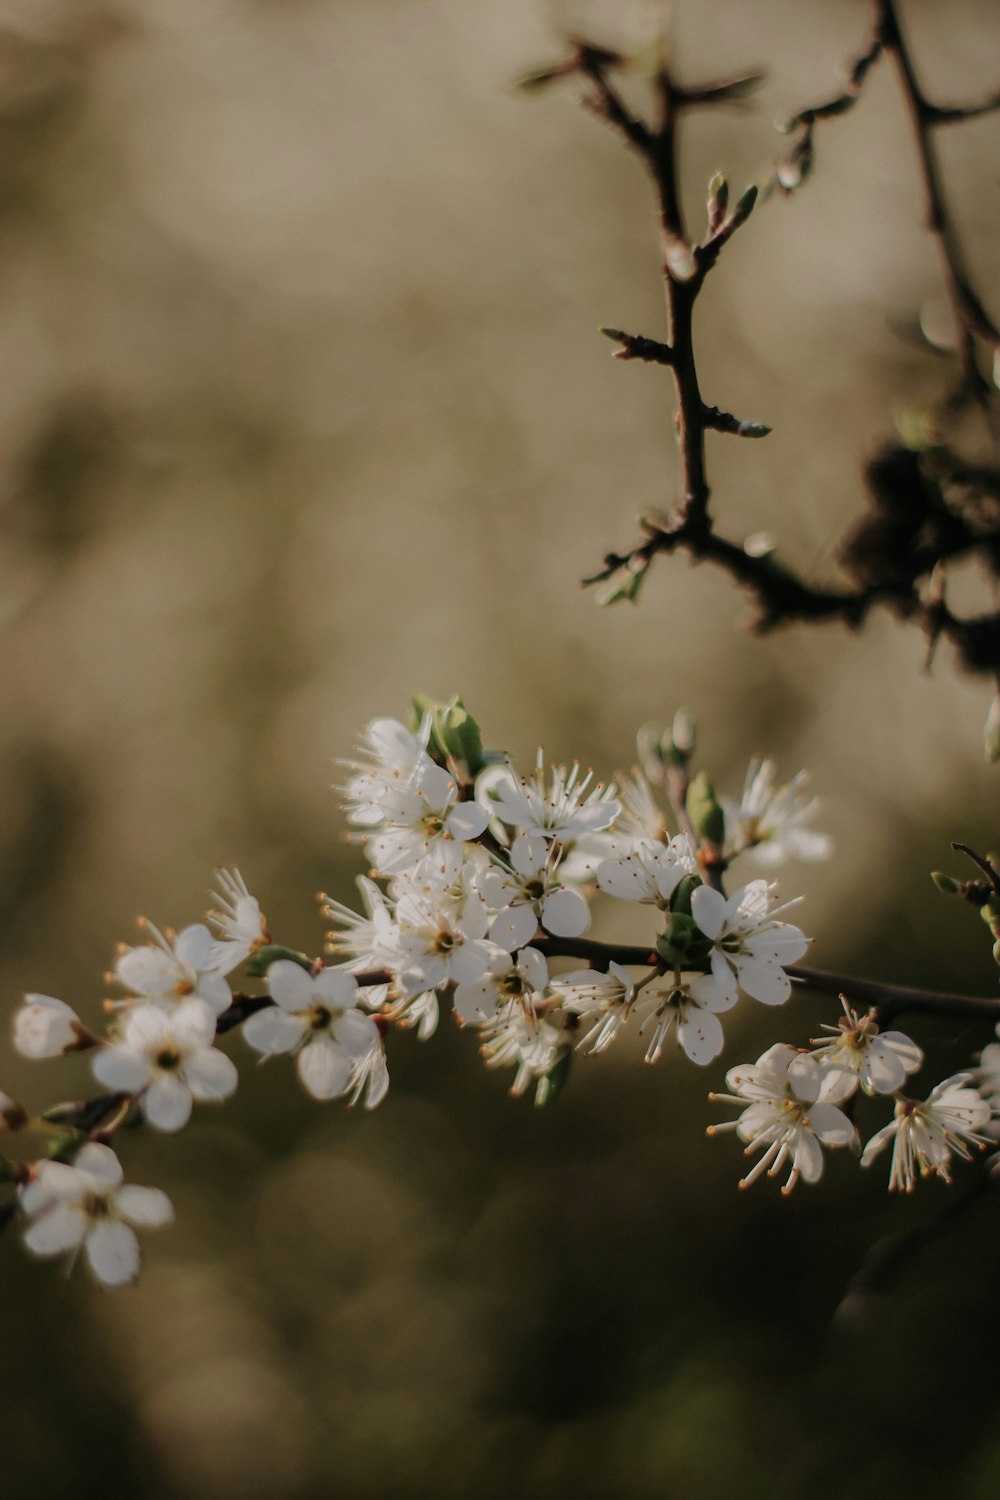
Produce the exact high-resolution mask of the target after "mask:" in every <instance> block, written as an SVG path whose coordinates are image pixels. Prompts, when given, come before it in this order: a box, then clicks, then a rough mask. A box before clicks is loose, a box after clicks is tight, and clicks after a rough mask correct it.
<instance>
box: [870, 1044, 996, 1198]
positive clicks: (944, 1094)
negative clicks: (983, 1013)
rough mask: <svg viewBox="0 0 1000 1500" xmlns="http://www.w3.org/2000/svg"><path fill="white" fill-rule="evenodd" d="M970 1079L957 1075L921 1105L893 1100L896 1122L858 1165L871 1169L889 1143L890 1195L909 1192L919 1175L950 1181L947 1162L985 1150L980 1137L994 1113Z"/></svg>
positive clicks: (873, 1140) (884, 1129)
mask: <svg viewBox="0 0 1000 1500" xmlns="http://www.w3.org/2000/svg"><path fill="white" fill-rule="evenodd" d="M971 1079H972V1074H971V1073H956V1074H954V1076H953V1077H951V1078H946V1079H945V1080H944V1082H943V1083H939V1084H938V1085H937V1087H936V1088H934V1089H932V1090H931V1092H930V1093H929V1094H928V1096H927V1098H926V1099H925V1100H924V1101H923V1102H922V1103H921V1102H920V1101H919V1100H917V1099H897V1101H896V1113H895V1118H894V1119H893V1120H891V1121H890V1123H889V1124H888V1125H884V1126H883V1127H882V1129H881V1130H878V1131H876V1132H875V1134H874V1135H873V1136H872V1138H871V1140H870V1141H869V1142H868V1144H867V1146H866V1147H865V1149H864V1151H863V1152H862V1155H861V1165H862V1166H863V1167H868V1166H871V1164H872V1162H873V1161H874V1160H875V1158H876V1156H878V1155H879V1153H880V1152H882V1151H884V1150H885V1148H886V1146H888V1144H889V1142H890V1141H891V1142H892V1160H891V1163H890V1166H889V1191H890V1192H893V1191H896V1190H899V1191H901V1192H905V1193H911V1192H912V1191H913V1186H914V1183H915V1182H916V1180H917V1173H918V1172H919V1173H920V1175H921V1177H928V1176H930V1175H931V1174H934V1173H936V1174H937V1176H938V1177H943V1178H944V1180H945V1182H950V1181H951V1171H950V1168H951V1159H952V1156H953V1155H954V1156H959V1157H961V1158H962V1160H963V1161H969V1160H971V1157H972V1152H971V1151H970V1150H969V1145H970V1144H971V1145H976V1146H984V1145H987V1144H988V1141H989V1138H988V1137H987V1136H986V1135H984V1134H983V1131H984V1129H985V1127H986V1125H987V1124H988V1123H989V1119H990V1115H991V1114H992V1109H991V1107H990V1104H989V1103H988V1101H987V1100H985V1099H984V1098H983V1097H982V1096H981V1095H980V1094H978V1093H977V1092H976V1090H975V1089H974V1088H970V1087H968V1085H969V1083H970V1082H971Z"/></svg>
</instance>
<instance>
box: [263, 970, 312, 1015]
mask: <svg viewBox="0 0 1000 1500" xmlns="http://www.w3.org/2000/svg"><path fill="white" fill-rule="evenodd" d="M267 987H268V989H269V990H270V992H271V998H272V999H273V1000H274V1002H275V1004H276V1005H280V1006H281V1008H282V1010H287V1011H292V1012H294V1011H299V1010H308V1009H309V1007H310V1005H312V1003H313V982H312V979H311V978H310V977H309V975H308V974H307V973H306V971H305V969H303V967H302V965H301V964H297V963H293V962H292V960H291V959H290V958H279V959H276V960H275V962H274V963H273V964H271V965H270V967H269V968H268V971H267Z"/></svg>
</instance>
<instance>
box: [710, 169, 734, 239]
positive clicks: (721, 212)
mask: <svg viewBox="0 0 1000 1500" xmlns="http://www.w3.org/2000/svg"><path fill="white" fill-rule="evenodd" d="M728 207H729V183H728V182H727V181H726V179H725V177H724V176H723V175H722V173H721V172H716V174H715V176H714V177H713V178H712V180H711V182H710V183H709V184H708V204H707V208H708V227H709V229H712V230H714V229H718V227H719V225H720V224H721V223H722V221H723V219H724V218H725V217H726V209H727V208H728Z"/></svg>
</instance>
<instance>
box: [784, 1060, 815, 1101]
mask: <svg viewBox="0 0 1000 1500" xmlns="http://www.w3.org/2000/svg"><path fill="white" fill-rule="evenodd" d="M788 1082H789V1084H790V1085H791V1087H792V1089H793V1090H794V1092H795V1094H796V1096H797V1097H798V1098H799V1099H802V1100H804V1102H805V1103H806V1104H812V1103H813V1102H814V1101H815V1100H816V1099H818V1098H819V1094H820V1089H821V1088H822V1087H823V1082H824V1073H823V1069H822V1068H821V1067H820V1065H819V1063H818V1062H817V1061H816V1059H815V1058H814V1057H807V1056H806V1055H805V1054H804V1053H801V1052H800V1053H799V1055H798V1056H797V1057H793V1058H792V1060H791V1062H790V1063H789V1064H788Z"/></svg>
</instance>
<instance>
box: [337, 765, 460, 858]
mask: <svg viewBox="0 0 1000 1500" xmlns="http://www.w3.org/2000/svg"><path fill="white" fill-rule="evenodd" d="M379 807H380V809H381V811H382V815H383V816H382V822H381V824H380V825H379V829H378V832H376V833H375V834H374V835H373V836H372V838H371V839H370V840H369V842H368V844H367V846H366V847H367V851H368V856H369V858H370V859H371V861H372V864H373V865H374V867H375V869H376V871H377V872H378V873H379V874H381V875H398V874H400V873H401V872H403V871H406V870H410V869H412V868H413V867H414V866H415V865H417V864H419V863H421V862H422V861H427V862H429V863H432V862H433V861H435V860H437V859H442V860H444V861H445V862H447V861H448V859H449V856H450V855H451V857H452V858H454V855H453V854H451V851H449V850H448V849H447V845H448V844H456V845H457V846H458V849H459V851H460V850H461V846H462V845H463V844H464V843H466V842H468V841H469V840H472V839H477V838H478V837H479V835H480V834H481V833H482V832H483V831H484V829H485V828H486V826H487V824H488V823H489V813H488V812H487V811H486V809H485V808H484V807H482V806H481V805H480V803H478V802H463V801H461V800H460V793H459V787H458V783H457V782H456V780H455V778H454V777H453V776H452V775H451V773H450V772H448V771H446V770H445V769H444V767H443V766H439V765H437V764H436V763H435V762H434V761H432V760H431V759H430V757H429V756H424V757H423V758H422V759H421V760H420V762H419V763H418V765H417V767H416V769H415V770H414V772H413V774H412V776H410V777H409V779H408V780H406V781H395V782H393V783H392V784H391V785H389V786H388V787H387V788H386V790H385V792H384V793H383V795H382V797H381V798H380V801H379Z"/></svg>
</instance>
